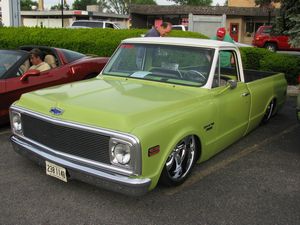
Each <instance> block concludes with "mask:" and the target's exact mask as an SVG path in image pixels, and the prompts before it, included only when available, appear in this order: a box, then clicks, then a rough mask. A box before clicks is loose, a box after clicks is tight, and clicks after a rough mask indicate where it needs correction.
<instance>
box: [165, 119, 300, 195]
mask: <svg viewBox="0 0 300 225" xmlns="http://www.w3.org/2000/svg"><path fill="white" fill-rule="evenodd" d="M298 126H299V125H298V124H296V125H294V126H291V127H290V128H288V129H286V130H283V131H282V132H281V133H278V134H277V135H274V136H272V137H270V138H267V139H265V140H264V141H262V142H260V143H259V144H254V145H252V146H250V147H248V148H246V149H244V150H242V151H240V152H239V153H237V154H235V155H233V156H232V157H230V158H228V159H225V160H223V161H221V162H220V163H217V164H215V165H213V166H210V167H208V168H207V169H205V170H202V171H199V172H198V173H193V174H192V175H191V176H190V177H189V178H188V179H187V180H186V181H185V183H183V184H182V185H180V186H178V187H175V188H172V189H171V188H169V189H168V190H166V191H164V194H165V195H174V194H176V193H178V192H180V191H182V190H184V189H187V188H188V187H190V186H192V185H194V184H195V183H197V182H199V181H200V180H201V179H203V178H205V177H206V176H208V175H210V174H212V173H215V172H217V171H219V170H221V169H223V168H225V167H226V166H228V165H229V164H231V163H233V162H235V161H237V160H238V159H240V158H242V157H244V156H246V155H249V154H250V153H252V152H255V151H257V150H259V149H260V147H261V146H263V145H266V144H268V143H270V142H271V141H273V140H276V139H278V138H279V137H280V136H282V135H283V134H286V133H289V132H291V131H293V130H294V129H296V128H297V127H298Z"/></svg>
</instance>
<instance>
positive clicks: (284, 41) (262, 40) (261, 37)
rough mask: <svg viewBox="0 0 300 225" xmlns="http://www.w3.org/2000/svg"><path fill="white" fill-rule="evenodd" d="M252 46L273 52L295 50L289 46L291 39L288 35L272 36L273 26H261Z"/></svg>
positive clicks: (296, 49)
mask: <svg viewBox="0 0 300 225" xmlns="http://www.w3.org/2000/svg"><path fill="white" fill-rule="evenodd" d="M252 45H253V46H256V47H260V48H266V49H268V50H270V51H272V52H276V51H277V50H295V51H300V49H299V48H292V47H291V45H290V44H289V37H288V36H286V35H272V26H260V27H259V28H258V29H257V31H256V33H255V35H254V37H253V40H252Z"/></svg>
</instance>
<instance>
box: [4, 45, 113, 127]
mask: <svg viewBox="0 0 300 225" xmlns="http://www.w3.org/2000/svg"><path fill="white" fill-rule="evenodd" d="M32 48H39V49H40V50H42V51H43V53H44V54H45V55H46V56H45V61H46V62H47V63H48V64H49V65H50V66H51V69H50V70H47V71H44V72H39V71H37V70H28V69H29V67H30V60H29V51H30V50H31V49H32ZM107 61H108V58H105V57H90V56H87V55H84V54H81V53H79V52H75V51H70V50H67V49H61V48H51V47H44V46H23V47H21V48H20V50H0V124H3V123H7V122H8V121H9V119H8V108H9V106H10V105H11V104H12V103H13V102H14V101H16V100H17V99H19V98H20V96H21V94H23V93H25V92H29V91H32V90H37V89H40V88H44V87H49V86H54V85H58V84H63V83H68V82H72V81H78V80H83V79H87V78H91V77H95V76H96V75H98V74H99V73H100V71H101V70H102V68H103V67H104V65H105V64H106V62H107Z"/></svg>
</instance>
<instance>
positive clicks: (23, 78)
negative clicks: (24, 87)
mask: <svg viewBox="0 0 300 225" xmlns="http://www.w3.org/2000/svg"><path fill="white" fill-rule="evenodd" d="M40 74H41V72H40V71H39V70H28V71H27V72H26V73H24V74H23V75H22V76H21V78H20V81H26V80H28V77H33V76H35V77H36V76H39V75H40Z"/></svg>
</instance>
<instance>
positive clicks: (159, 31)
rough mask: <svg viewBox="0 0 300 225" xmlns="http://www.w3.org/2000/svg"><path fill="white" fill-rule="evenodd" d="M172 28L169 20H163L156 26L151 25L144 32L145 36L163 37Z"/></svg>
mask: <svg viewBox="0 0 300 225" xmlns="http://www.w3.org/2000/svg"><path fill="white" fill-rule="evenodd" d="M171 30H172V24H171V23H169V22H163V23H162V24H161V25H160V26H158V27H153V28H152V29H150V30H149V31H148V32H147V33H146V34H145V37H164V36H166V35H167V34H168V33H170V32H171Z"/></svg>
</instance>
